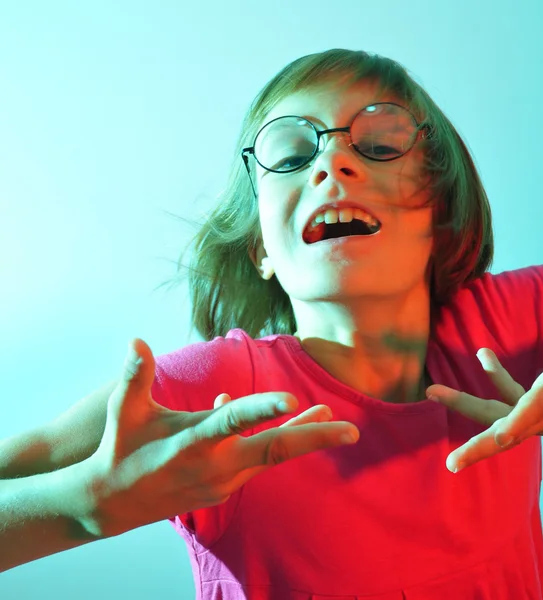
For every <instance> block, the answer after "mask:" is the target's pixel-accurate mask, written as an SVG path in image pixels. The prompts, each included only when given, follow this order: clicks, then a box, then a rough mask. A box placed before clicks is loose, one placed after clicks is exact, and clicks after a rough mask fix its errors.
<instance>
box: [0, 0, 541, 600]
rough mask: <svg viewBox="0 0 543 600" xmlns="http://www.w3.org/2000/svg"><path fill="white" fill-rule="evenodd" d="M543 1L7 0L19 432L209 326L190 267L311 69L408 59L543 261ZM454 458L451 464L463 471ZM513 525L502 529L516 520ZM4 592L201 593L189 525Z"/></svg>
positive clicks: (20, 573)
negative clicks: (137, 360)
mask: <svg viewBox="0 0 543 600" xmlns="http://www.w3.org/2000/svg"><path fill="white" fill-rule="evenodd" d="M542 13H543V4H541V2H540V1H538V0H523V1H522V2H518V1H512V0H501V2H500V3H496V2H494V1H490V0H480V1H478V2H477V1H474V0H470V1H466V0H461V1H456V2H445V1H436V0H412V1H411V2H405V1H404V0H387V1H386V2H365V1H363V0H344V1H342V2H329V3H327V2H324V1H322V0H316V1H308V0H299V1H297V2H292V1H291V0H275V1H274V2H269V3H259V2H255V1H252V2H244V1H237V2H236V1H230V2H222V1H218V0H211V1H208V2H203V3H202V4H198V3H197V2H191V3H184V2H181V1H178V2H173V1H167V0H157V1H155V2H143V1H134V0H133V1H130V2H128V1H125V0H118V1H115V0H110V1H108V2H106V1H104V0H94V1H93V2H88V1H83V0H81V1H79V2H67V1H66V2H61V1H59V0H49V1H48V2H45V1H43V2H40V1H37V0H35V1H27V2H25V1H18V2H15V1H11V2H8V1H3V2H1V3H0V93H1V96H0V282H1V293H0V315H1V319H0V383H1V390H2V397H1V402H0V437H7V436H10V435H13V434H15V433H18V432H20V431H24V430H26V429H29V428H32V427H34V426H36V425H39V424H41V423H44V422H46V421H48V420H50V419H52V418H54V417H55V416H57V415H58V414H59V413H60V412H62V411H64V410H66V409H67V408H68V407H69V406H70V405H71V404H73V403H74V402H75V401H76V400H78V399H79V398H81V397H83V396H85V395H86V394H88V393H89V392H90V391H92V390H94V389H96V388H98V387H100V386H101V385H102V384H103V383H105V382H106V381H109V380H111V379H113V378H115V377H117V375H118V373H119V372H120V369H121V367H122V364H123V360H124V356H125V351H126V344H127V342H128V341H129V340H130V339H131V338H132V337H134V336H139V337H142V338H143V339H144V340H146V342H147V343H148V344H149V345H150V346H151V348H152V349H153V352H154V353H155V355H158V354H163V353H166V352H170V351H172V350H174V349H176V348H178V347H180V346H183V345H186V344H188V343H191V342H193V341H197V337H196V336H195V335H193V336H189V334H188V329H189V306H190V305H189V302H188V298H187V291H186V289H185V288H184V287H182V288H178V289H175V290H173V291H169V292H168V291H167V290H166V289H164V288H163V289H160V290H156V289H155V288H156V287H157V286H158V285H159V284H160V283H162V282H163V281H164V280H165V279H167V278H169V277H171V276H172V275H173V274H174V272H175V261H176V259H177V256H178V252H179V250H180V249H181V247H182V246H183V245H184V244H185V243H186V241H187V240H188V236H189V235H190V234H191V233H192V230H191V229H190V228H188V227H187V226H185V225H183V224H182V223H180V222H179V221H177V220H175V219H174V218H173V217H172V216H171V214H170V213H173V214H178V215H182V216H184V217H186V218H189V219H191V218H194V219H197V218H199V217H200V214H201V213H202V211H204V210H206V209H208V208H209V207H211V206H212V205H213V203H214V198H215V197H216V195H217V194H218V193H219V192H220V190H221V189H222V188H223V186H224V184H225V181H226V176H227V171H228V168H229V165H230V160H231V157H232V153H233V149H234V142H235V139H236V136H237V133H238V129H239V126H240V123H241V119H242V117H243V115H244V113H245V111H246V109H247V107H248V106H249V103H250V101H251V100H252V98H253V97H254V95H255V94H256V93H257V92H258V90H259V89H260V88H261V87H262V86H263V85H264V83H265V82H266V81H268V79H270V77H272V76H273V75H274V74H275V73H276V72H277V71H278V70H279V69H280V68H282V67H283V66H284V65H285V64H286V63H288V62H290V61H291V60H293V59H295V58H297V57H299V56H301V55H304V54H308V53H311V52H315V51H321V50H325V49H328V48H333V47H346V48H352V49H364V50H369V51H373V52H378V53H380V54H384V55H386V56H389V57H391V58H394V59H396V60H398V61H399V62H401V63H402V64H404V65H405V66H407V68H408V69H409V70H410V72H411V73H413V74H414V76H415V77H416V79H417V80H418V81H419V82H420V83H421V84H422V85H423V86H424V87H425V89H426V90H427V91H428V92H429V93H430V94H431V96H432V97H433V98H434V99H435V100H436V101H437V103H438V104H439V105H440V106H441V107H442V109H443V110H444V111H445V113H446V114H447V115H448V117H449V118H450V119H451V120H452V122H453V123H454V124H455V125H456V127H457V128H458V130H459V132H460V134H461V135H462V136H463V138H464V139H465V140H466V141H467V143H468V146H469V148H470V149H471V151H472V153H473V156H474V159H475V162H476V164H477V166H478V168H479V170H480V173H481V177H482V180H483V183H484V184H485V187H486V189H487V192H488V195H489V197H490V200H491V204H492V207H493V214H494V225H495V234H496V256H495V262H494V266H493V268H492V271H493V272H500V271H503V270H505V269H514V268H519V267H523V266H526V265H530V264H540V263H543V239H542V237H543V236H542V234H541V223H542V221H543V192H542V189H541V177H542V175H543V159H542V148H541V144H542V140H543V111H542V91H543V90H542V88H543V86H542V82H543V67H542V63H543V37H542V36H541V31H542V30H543V14H542ZM444 468H445V466H444ZM497 526H499V524H497ZM0 598H1V599H2V600H12V599H19V600H34V599H55V600H74V599H76V600H90V599H91V598H92V599H94V598H100V599H101V600H113V599H115V600H118V599H123V600H124V599H125V598H130V599H132V600H147V599H151V598H178V599H191V598H194V584H193V582H192V575H191V572H190V566H189V563H188V557H187V552H186V549H185V546H184V543H183V541H182V540H181V539H179V538H178V537H177V534H176V533H175V532H174V530H173V529H172V528H171V527H170V526H169V525H168V524H167V523H159V524H156V525H152V526H149V527H145V528H142V529H139V530H136V531H133V532H130V533H128V534H126V535H123V536H121V537H118V538H114V539H110V540H106V541H101V542H98V543H95V544H91V545H87V546H84V547H82V548H78V549H75V550H72V551H69V552H65V553H62V554H58V555H55V556H51V557H48V558H46V559H42V560H40V561H36V562H34V563H30V564H27V565H23V566H21V567H18V568H16V569H13V570H11V571H8V572H6V573H4V574H2V575H0Z"/></svg>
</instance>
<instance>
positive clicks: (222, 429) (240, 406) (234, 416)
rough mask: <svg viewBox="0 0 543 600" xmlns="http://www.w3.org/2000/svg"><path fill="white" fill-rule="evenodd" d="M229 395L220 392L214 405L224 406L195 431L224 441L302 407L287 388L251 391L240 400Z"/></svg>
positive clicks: (210, 415) (199, 434)
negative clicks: (277, 390)
mask: <svg viewBox="0 0 543 600" xmlns="http://www.w3.org/2000/svg"><path fill="white" fill-rule="evenodd" d="M227 398H230V396H228V394H220V395H219V396H218V397H217V398H216V399H215V404H214V406H217V405H221V406H219V407H218V408H216V409H215V410H213V411H211V412H210V413H209V414H208V415H207V418H206V419H204V420H203V421H202V422H200V423H198V424H197V425H196V426H195V435H197V436H198V437H200V438H205V439H209V440H214V441H220V440H221V439H224V438H225V437H228V436H231V435H241V434H243V433H245V432H247V431H250V430H251V429H253V428H254V427H256V426H257V425H260V424H262V423H265V422H267V421H270V420H272V419H276V418H277V417H279V416H281V415H284V414H287V413H289V412H293V411H295V410H296V408H297V407H298V401H297V400H296V398H295V397H294V396H293V395H292V394H289V393H287V392H265V393H263V394H251V395H250V396H245V397H243V398H238V399H237V400H227ZM282 403H284V405H282Z"/></svg>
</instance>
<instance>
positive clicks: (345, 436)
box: [339, 433, 358, 444]
mask: <svg viewBox="0 0 543 600" xmlns="http://www.w3.org/2000/svg"><path fill="white" fill-rule="evenodd" d="M339 441H340V442H341V443H342V444H354V443H355V442H357V441H358V436H357V435H355V434H354V433H342V434H341V437H340V438H339Z"/></svg>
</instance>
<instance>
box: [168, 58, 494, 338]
mask: <svg viewBox="0 0 543 600" xmlns="http://www.w3.org/2000/svg"><path fill="white" fill-rule="evenodd" d="M340 77H341V78H343V81H345V78H346V81H347V83H354V82H357V81H369V82H375V83H377V84H378V86H379V89H380V93H381V92H384V91H386V92H390V93H392V94H394V96H395V97H396V98H398V99H400V100H402V101H403V102H404V105H405V106H406V108H409V109H410V110H411V112H412V113H413V114H414V115H415V117H416V118H417V121H418V122H419V123H421V121H422V123H421V124H423V125H425V126H426V131H427V136H426V138H425V139H424V140H422V141H421V142H419V143H421V144H423V148H424V169H425V173H426V174H427V175H428V176H429V186H430V190H431V194H430V200H429V201H430V202H431V203H432V204H433V231H434V250H433V258H432V261H431V267H432V272H431V278H430V294H431V303H432V308H433V309H435V308H436V307H439V306H441V305H443V304H446V303H447V302H448V301H449V299H450V298H451V296H452V295H453V294H454V293H455V292H456V291H457V290H458V289H459V288H460V287H462V286H463V285H464V284H466V283H468V282H469V281H471V280H473V279H476V278H478V277H480V276H481V275H482V274H483V273H484V272H485V271H487V270H488V269H489V268H490V265H491V262H492V258H493V253H494V242H493V233H492V223H491V212H490V205H489V202H488V198H487V195H486V192H485V190H484V188H483V185H482V183H481V180H480V178H479V175H478V173H477V169H476V167H475V165H474V162H473V160H472V158H471V156H470V153H469V151H468V149H467V147H466V145H465V144H464V142H463V140H462V139H461V137H460V135H459V134H458V132H457V131H456V129H455V128H454V127H453V125H452V124H451V122H450V121H449V120H448V119H447V117H446V116H445V115H444V114H443V112H442V111H441V110H440V109H439V107H438V106H437V105H436V104H435V103H434V101H433V100H432V99H431V98H430V96H429V95H428V93H427V92H425V91H424V90H423V89H422V87H421V86H420V85H419V84H418V83H417V82H415V81H414V79H413V78H412V77H411V76H410V75H409V73H408V71H407V70H406V68H405V67H403V66H402V65H401V64H399V63H398V62H396V61H394V60H391V59H389V58H386V57H383V56H379V55H377V54H371V53H368V52H364V51H361V50H358V51H354V50H343V49H333V50H328V51H326V52H319V53H316V54H310V55H308V56H304V57H302V58H299V59H297V60H295V61H293V62H291V63H290V64H289V65H287V66H286V67H285V68H284V69H282V70H281V71H280V72H279V73H277V75H276V76H275V77H274V78H273V79H271V81H269V82H268V83H267V84H266V85H265V86H264V88H263V89H262V90H261V91H260V93H259V94H258V95H257V96H256V98H255V99H254V101H253V102H252V104H251V106H250V108H249V110H248V112H247V114H246V116H245V118H244V121H243V124H242V127H241V132H240V135H239V138H238V143H237V148H236V153H235V156H234V161H233V165H232V169H231V172H230V177H229V179H228V182H227V186H226V189H225V190H224V191H223V192H222V194H221V195H220V197H219V201H218V204H217V206H216V208H214V210H213V211H212V212H211V213H210V214H209V215H208V216H207V220H206V222H205V223H204V224H203V225H202V226H201V228H200V230H199V231H198V232H197V234H196V235H195V236H194V237H193V238H192V239H191V241H190V242H189V244H188V246H187V247H186V248H185V249H184V250H183V252H182V253H181V256H180V258H179V261H178V263H177V267H178V270H177V276H176V278H175V279H174V281H175V282H179V281H180V278H181V277H182V274H183V272H184V271H186V270H187V267H186V266H184V265H183V263H182V259H183V256H184V254H185V252H186V250H187V249H188V248H189V247H191V246H194V252H193V254H192V257H191V261H190V265H189V267H188V275H189V290H190V298H191V304H192V323H193V327H195V328H196V329H197V331H198V333H199V334H200V335H201V336H202V337H203V338H204V339H205V340H211V339H213V338H214V337H216V336H224V335H226V333H227V332H228V331H229V330H230V329H233V328H238V327H239V328H241V329H243V330H245V331H246V332H247V333H248V334H249V335H250V336H251V337H259V336H263V335H269V334H274V333H280V334H290V335H292V334H294V332H295V331H296V322H295V318H294V313H293V311H292V306H291V303H290V299H289V297H288V295H287V294H286V292H285V291H284V290H283V288H282V287H281V285H280V284H279V282H278V280H277V278H276V277H272V279H271V280H269V281H266V280H263V279H262V278H261V277H260V276H259V275H258V273H257V271H256V269H255V267H254V265H253V263H252V262H251V260H250V258H249V254H248V252H249V248H255V247H256V244H257V243H258V241H259V239H260V235H261V232H260V223H259V216H258V203H257V200H256V199H255V197H254V194H253V191H252V188H251V184H250V180H249V177H248V175H247V171H246V169H245V166H244V164H243V161H242V159H241V150H242V148H244V147H246V146H250V145H252V143H253V140H254V138H255V136H256V134H257V132H258V130H259V129H260V127H261V126H262V125H263V122H264V120H265V118H266V115H267V114H269V112H270V111H271V109H272V108H273V107H274V106H275V105H276V104H277V103H278V102H279V101H281V100H282V99H284V98H285V97H287V96H289V95H291V94H293V93H295V92H297V91H299V90H302V89H307V88H310V87H311V86H312V85H316V84H319V83H322V82H323V81H329V80H331V79H332V80H334V79H335V80H338V79H339V78H340Z"/></svg>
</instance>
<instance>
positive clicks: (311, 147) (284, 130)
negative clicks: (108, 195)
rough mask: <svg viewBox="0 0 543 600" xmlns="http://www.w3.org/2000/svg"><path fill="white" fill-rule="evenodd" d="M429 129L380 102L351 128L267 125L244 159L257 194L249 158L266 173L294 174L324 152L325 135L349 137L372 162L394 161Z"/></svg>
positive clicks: (287, 121)
mask: <svg viewBox="0 0 543 600" xmlns="http://www.w3.org/2000/svg"><path fill="white" fill-rule="evenodd" d="M426 128H427V126H426V125H424V124H422V125H421V124H419V123H417V120H416V119H415V117H414V116H413V115H412V114H411V112H410V111H409V110H407V109H406V108H404V107H403V106H400V105H399V104H395V103H393V102H376V103H375V104H371V105H370V106H366V107H365V108H363V109H362V110H361V111H359V112H358V113H357V115H356V116H355V118H354V119H353V121H352V123H351V125H350V126H348V127H336V128H334V129H324V130H320V131H319V130H318V129H317V128H316V127H315V125H314V124H313V123H312V122H311V121H309V120H307V119H304V118H303V117H298V116H295V115H287V116H284V117H278V118H276V119H273V120H272V121H270V122H269V123H266V125H264V126H263V127H262V128H261V129H260V131H259V132H258V133H257V134H256V137H255V140H254V143H253V145H252V146H251V147H249V148H243V150H242V151H241V156H242V158H243V161H244V163H245V167H246V168H247V173H248V174H249V179H250V180H251V186H252V187H253V191H254V192H255V196H256V191H255V188H254V185H253V182H252V179H251V172H250V170H249V158H248V156H247V155H248V154H252V155H253V156H254V157H255V160H256V162H257V163H258V164H259V165H260V166H261V167H262V168H263V169H266V171H271V172H272V173H292V172H294V171H298V170H299V169H303V168H304V167H305V166H307V165H308V164H309V163H310V162H311V161H312V160H313V159H314V158H315V156H316V155H317V154H318V153H319V151H321V150H323V149H324V145H323V144H322V143H321V138H322V136H323V135H324V134H325V133H335V132H345V133H348V134H349V136H350V138H351V141H350V144H349V146H352V147H353V148H354V149H355V150H356V151H357V152H358V153H359V154H361V155H362V156H365V157H366V158H368V159H370V160H375V161H380V162H384V161H390V160H395V159H397V158H400V157H401V156H403V155H404V154H406V153H407V152H409V150H411V148H412V147H413V146H414V145H415V142H416V141H417V137H418V133H419V131H422V138H424V137H425V135H424V130H426Z"/></svg>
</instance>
